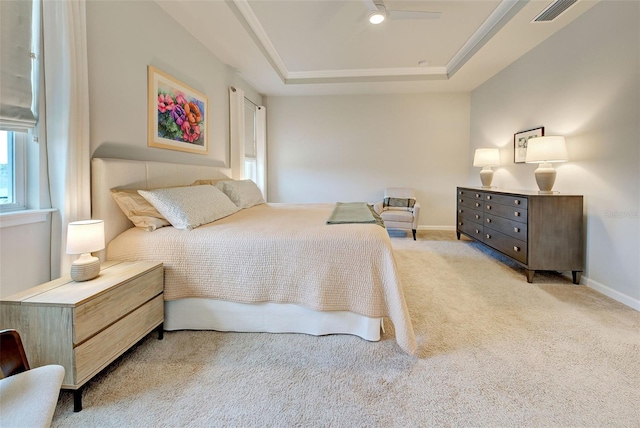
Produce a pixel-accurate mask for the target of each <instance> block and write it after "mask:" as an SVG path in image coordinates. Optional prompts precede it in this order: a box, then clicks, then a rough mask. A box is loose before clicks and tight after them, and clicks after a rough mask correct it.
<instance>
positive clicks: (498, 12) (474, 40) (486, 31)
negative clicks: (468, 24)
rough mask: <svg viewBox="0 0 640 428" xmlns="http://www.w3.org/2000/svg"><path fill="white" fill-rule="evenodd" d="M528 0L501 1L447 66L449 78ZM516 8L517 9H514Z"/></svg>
mask: <svg viewBox="0 0 640 428" xmlns="http://www.w3.org/2000/svg"><path fill="white" fill-rule="evenodd" d="M528 2H529V0H502V2H501V3H500V4H499V5H498V6H497V7H496V8H495V9H494V10H493V12H491V15H489V17H488V18H487V19H486V20H485V21H484V22H483V23H482V25H480V27H479V28H478V29H477V30H476V32H475V33H473V35H472V36H471V37H470V38H469V40H467V42H466V43H465V44H464V45H462V47H461V48H460V50H459V51H458V52H457V53H456V54H455V55H454V56H453V58H451V60H450V61H449V63H448V64H447V66H446V67H447V72H448V75H449V77H451V76H453V74H454V73H455V72H456V71H458V70H459V69H460V68H461V67H462V66H463V65H464V64H465V63H466V62H467V61H469V60H470V59H471V57H473V55H474V54H475V53H476V52H477V51H478V50H479V49H480V48H481V47H482V46H483V45H484V44H485V43H487V42H488V41H489V40H490V39H491V37H493V35H494V34H495V33H497V32H498V30H500V28H502V27H503V26H504V25H505V24H506V23H507V22H508V21H509V20H510V19H511V18H513V16H514V15H515V14H516V13H518V12H519V11H520V10H521V9H522V8H523V7H524V6H525V5H526V4H527V3H528ZM516 6H517V7H516Z"/></svg>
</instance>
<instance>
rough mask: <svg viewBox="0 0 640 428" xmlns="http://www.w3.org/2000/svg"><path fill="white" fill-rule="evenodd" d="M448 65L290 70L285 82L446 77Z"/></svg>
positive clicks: (369, 80) (373, 80) (368, 80)
mask: <svg viewBox="0 0 640 428" xmlns="http://www.w3.org/2000/svg"><path fill="white" fill-rule="evenodd" d="M446 78H447V69H446V67H420V68H417V67H406V68H366V69H353V70H317V71H290V72H289V73H288V74H287V81H286V82H285V83H290V84H291V83H296V84H298V83H329V82H331V83H334V82H359V81H362V82H375V81H381V82H383V81H393V80H398V81H402V80H435V79H446Z"/></svg>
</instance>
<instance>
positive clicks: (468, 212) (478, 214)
mask: <svg viewBox="0 0 640 428" xmlns="http://www.w3.org/2000/svg"><path fill="white" fill-rule="evenodd" d="M483 215H484V214H483V213H482V210H476V209H472V208H466V207H458V216H459V217H462V218H465V219H467V220H471V221H475V222H476V223H482V217H483Z"/></svg>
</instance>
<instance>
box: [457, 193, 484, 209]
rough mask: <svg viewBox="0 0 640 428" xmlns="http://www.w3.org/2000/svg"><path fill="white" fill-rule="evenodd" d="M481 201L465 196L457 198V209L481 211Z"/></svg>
mask: <svg viewBox="0 0 640 428" xmlns="http://www.w3.org/2000/svg"><path fill="white" fill-rule="evenodd" d="M482 204H483V202H482V200H481V199H476V198H472V197H466V196H458V208H460V207H467V208H472V209H476V210H482Z"/></svg>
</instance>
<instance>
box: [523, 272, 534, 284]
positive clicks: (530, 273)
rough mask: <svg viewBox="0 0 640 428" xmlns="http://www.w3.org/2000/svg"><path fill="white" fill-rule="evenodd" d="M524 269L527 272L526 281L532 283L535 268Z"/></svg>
mask: <svg viewBox="0 0 640 428" xmlns="http://www.w3.org/2000/svg"><path fill="white" fill-rule="evenodd" d="M524 271H525V273H526V274H527V282H528V283H532V282H533V275H535V274H536V271H535V270H529V269H525V270H524Z"/></svg>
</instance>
